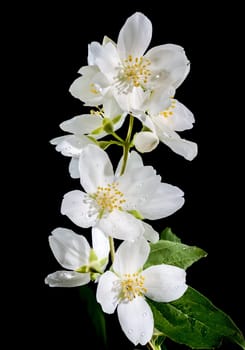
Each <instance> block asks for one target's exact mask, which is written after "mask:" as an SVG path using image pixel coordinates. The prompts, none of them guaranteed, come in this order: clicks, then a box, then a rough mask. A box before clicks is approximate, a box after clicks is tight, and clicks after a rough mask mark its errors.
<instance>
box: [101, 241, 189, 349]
mask: <svg viewBox="0 0 245 350" xmlns="http://www.w3.org/2000/svg"><path fill="white" fill-rule="evenodd" d="M149 252H150V247H149V244H148V243H147V242H146V240H145V239H144V238H140V239H138V240H136V241H135V242H123V243H122V244H121V245H120V246H119V248H118V250H117V252H116V254H115V260H114V263H113V265H112V271H106V272H105V273H104V274H103V275H102V276H101V277H100V280H99V283H98V287H97V294H96V298H97V301H98V302H99V303H100V304H101V306H102V309H103V311H104V312H106V313H108V314H112V313H113V312H114V311H115V310H116V308H117V315H118V319H119V322H120V325H121V327H122V330H123V332H124V333H125V335H126V336H127V337H128V339H129V340H130V341H131V342H132V343H134V345H137V344H138V343H140V344H141V345H145V344H146V343H147V342H149V341H150V340H151V338H152V335H153V329H154V320H153V315H152V311H151V308H150V306H149V305H148V304H147V302H146V300H145V296H146V297H148V298H150V299H152V300H154V301H157V302H170V301H174V300H176V299H178V298H180V297H181V296H182V295H183V294H184V293H185V291H186V289H187V285H186V283H185V279H186V272H185V271H184V270H183V269H181V268H179V267H176V266H171V265H165V264H161V265H155V266H151V267H149V268H147V269H145V270H143V266H144V264H145V262H146V260H147V258H148V255H149Z"/></svg>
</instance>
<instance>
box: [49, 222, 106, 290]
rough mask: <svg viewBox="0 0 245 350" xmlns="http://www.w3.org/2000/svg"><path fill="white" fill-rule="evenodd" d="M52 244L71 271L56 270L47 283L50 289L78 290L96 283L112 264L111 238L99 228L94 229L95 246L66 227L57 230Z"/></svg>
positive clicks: (52, 237)
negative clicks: (109, 264)
mask: <svg viewBox="0 0 245 350" xmlns="http://www.w3.org/2000/svg"><path fill="white" fill-rule="evenodd" d="M49 245H50V247H51V249H52V252H53V254H54V256H55V258H56V259H57V260H58V262H59V263H60V265H61V266H62V267H64V268H65V269H68V270H70V271H63V270H62V271H56V272H54V273H52V274H50V275H48V276H47V277H46V279H45V283H46V284H48V285H49V286H50V287H77V286H83V285H84V284H87V283H89V282H90V280H91V279H92V280H95V279H96V277H97V275H98V274H100V273H102V272H103V271H104V270H105V268H106V265H107V263H108V254H109V250H110V248H109V242H108V238H107V237H106V236H105V235H104V234H103V232H102V231H100V230H99V229H98V228H93V229H92V246H93V248H90V246H89V243H88V241H87V240H86V238H85V237H83V236H81V235H78V234H76V233H74V232H73V231H72V230H68V229H65V228H56V229H55V230H53V232H52V235H51V236H49Z"/></svg>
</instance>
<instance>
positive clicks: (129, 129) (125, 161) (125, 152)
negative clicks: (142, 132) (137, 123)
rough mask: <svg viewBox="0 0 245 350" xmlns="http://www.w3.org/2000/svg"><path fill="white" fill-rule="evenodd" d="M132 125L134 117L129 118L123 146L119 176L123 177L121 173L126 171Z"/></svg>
mask: <svg viewBox="0 0 245 350" xmlns="http://www.w3.org/2000/svg"><path fill="white" fill-rule="evenodd" d="M133 125H134V117H133V116H132V115H131V116H130V117H129V126H128V132H127V136H126V140H125V143H124V146H123V163H122V168H121V172H120V176H122V175H123V173H124V171H125V169H126V165H127V160H128V153H129V149H130V143H131V135H132V131H133Z"/></svg>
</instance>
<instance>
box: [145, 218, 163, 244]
mask: <svg viewBox="0 0 245 350" xmlns="http://www.w3.org/2000/svg"><path fill="white" fill-rule="evenodd" d="M143 226H144V229H145V231H144V237H145V239H146V240H147V241H150V242H151V243H156V242H157V241H158V240H159V233H158V232H157V231H155V230H154V229H153V227H152V226H151V225H149V224H147V223H146V222H143Z"/></svg>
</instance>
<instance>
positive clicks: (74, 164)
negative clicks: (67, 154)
mask: <svg viewBox="0 0 245 350" xmlns="http://www.w3.org/2000/svg"><path fill="white" fill-rule="evenodd" d="M78 161H79V159H78V158H75V157H72V158H71V161H70V164H69V173H70V175H71V178H72V179H79V177H80V174H79V169H78Z"/></svg>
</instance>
